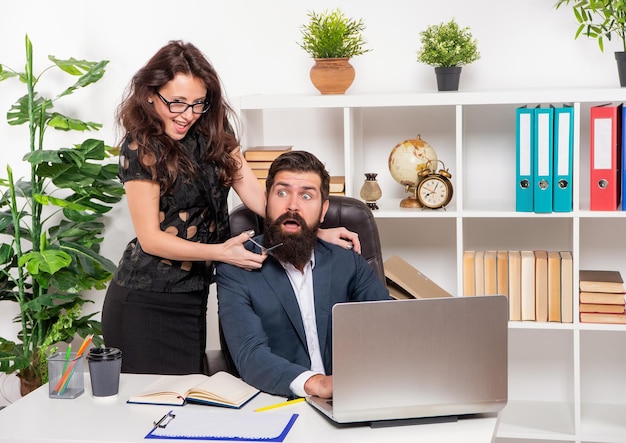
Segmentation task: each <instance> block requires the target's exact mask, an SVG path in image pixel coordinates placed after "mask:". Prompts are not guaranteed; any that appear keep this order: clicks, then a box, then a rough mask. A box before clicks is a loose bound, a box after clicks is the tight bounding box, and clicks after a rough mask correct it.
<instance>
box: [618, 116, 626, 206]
mask: <svg viewBox="0 0 626 443" xmlns="http://www.w3.org/2000/svg"><path fill="white" fill-rule="evenodd" d="M618 118H620V117H618ZM621 119H622V127H621V128H620V129H621V134H620V137H621V142H622V143H621V147H620V149H621V151H622V152H621V155H622V158H621V167H622V168H621V171H620V175H621V180H622V183H621V184H622V211H626V112H625V111H624V109H623V105H622V109H621ZM618 209H619V208H618Z"/></svg>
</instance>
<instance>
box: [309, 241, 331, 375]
mask: <svg viewBox="0 0 626 443" xmlns="http://www.w3.org/2000/svg"><path fill="white" fill-rule="evenodd" d="M331 274H332V263H331V257H330V251H329V250H328V249H326V248H324V247H320V243H319V242H318V243H317V247H316V248H315V268H314V269H313V288H314V289H315V321H316V322H317V335H318V338H319V343H320V351H321V353H322V358H323V357H324V355H325V352H326V339H327V338H328V337H327V336H328V330H329V329H330V328H329V327H328V326H329V325H328V323H329V322H330V311H331V309H332V306H331V294H330V292H331V285H330V282H331V279H330V276H331ZM324 364H326V362H324Z"/></svg>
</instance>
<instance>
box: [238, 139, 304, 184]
mask: <svg viewBox="0 0 626 443" xmlns="http://www.w3.org/2000/svg"><path fill="white" fill-rule="evenodd" d="M292 149H293V146H288V145H285V146H254V147H251V148H248V149H246V150H245V151H244V153H243V156H244V158H245V159H246V161H247V162H248V165H250V168H251V169H252V172H253V173H254V175H255V176H256V178H257V179H258V180H259V182H260V183H261V185H262V186H263V187H265V179H267V172H268V170H269V168H270V165H271V164H272V162H273V161H274V160H275V159H276V157H278V156H279V155H280V154H282V153H284V152H288V151H291V150H292Z"/></svg>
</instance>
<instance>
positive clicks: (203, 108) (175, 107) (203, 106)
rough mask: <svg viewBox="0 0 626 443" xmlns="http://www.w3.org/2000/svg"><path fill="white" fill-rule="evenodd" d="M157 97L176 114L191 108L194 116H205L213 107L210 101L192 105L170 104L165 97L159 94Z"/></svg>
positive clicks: (176, 102)
mask: <svg viewBox="0 0 626 443" xmlns="http://www.w3.org/2000/svg"><path fill="white" fill-rule="evenodd" d="M157 95H158V96H159V98H160V99H161V100H162V101H163V103H165V104H166V105H167V108H168V109H169V110H170V112H172V113H174V114H182V113H183V112H185V111H186V110H187V109H188V108H191V112H193V113H194V114H204V113H205V112H207V111H208V110H209V108H210V107H211V104H210V103H209V102H208V101H203V102H198V103H192V104H189V103H185V102H181V101H174V102H170V101H167V100H166V99H165V97H163V96H162V95H161V94H159V93H158V92H157Z"/></svg>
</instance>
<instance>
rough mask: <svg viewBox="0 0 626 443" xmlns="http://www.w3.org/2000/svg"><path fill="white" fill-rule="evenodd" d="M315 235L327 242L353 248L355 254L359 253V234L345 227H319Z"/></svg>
mask: <svg viewBox="0 0 626 443" xmlns="http://www.w3.org/2000/svg"><path fill="white" fill-rule="evenodd" d="M317 236H318V237H319V238H321V239H322V240H324V241H326V242H328V243H332V244H334V245H337V246H341V247H342V248H345V249H354V252H356V253H357V254H360V253H361V242H360V241H359V234H357V233H356V232H352V231H348V230H347V229H346V228H326V229H319V230H318V231H317Z"/></svg>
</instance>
